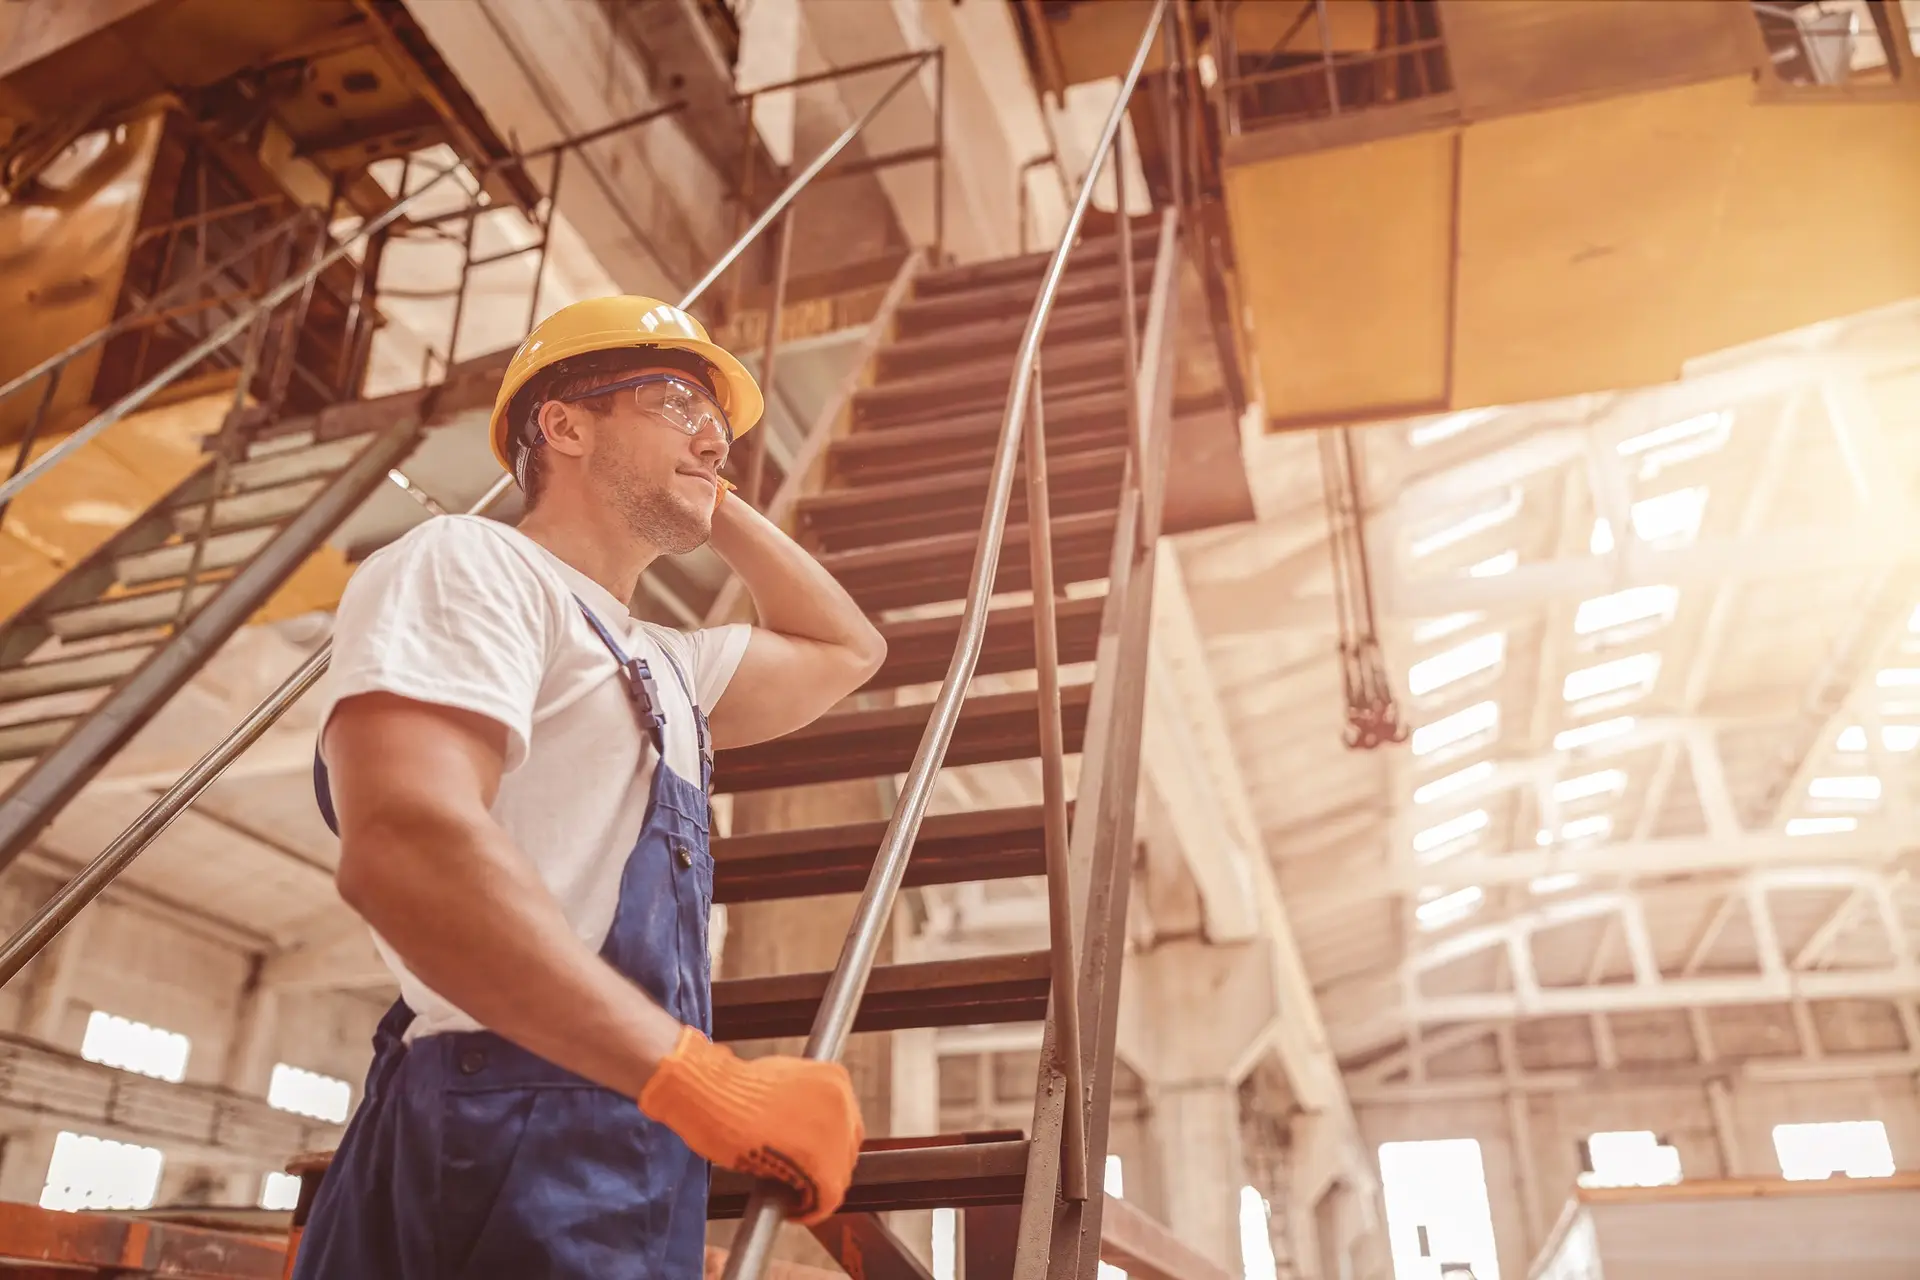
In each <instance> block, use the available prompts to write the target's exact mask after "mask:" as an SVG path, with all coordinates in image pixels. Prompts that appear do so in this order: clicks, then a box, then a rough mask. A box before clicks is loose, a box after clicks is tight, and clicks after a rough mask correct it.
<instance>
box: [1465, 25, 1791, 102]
mask: <svg viewBox="0 0 1920 1280" xmlns="http://www.w3.org/2000/svg"><path fill="white" fill-rule="evenodd" d="M1440 11H1441V12H1440V22H1441V30H1442V31H1443V32H1444V33H1445V35H1446V41H1447V54H1448V57H1449V58H1450V59H1451V63H1452V67H1453V77H1454V84H1455V85H1456V87H1457V88H1458V91H1459V95H1460V101H1461V105H1462V107H1463V108H1464V109H1465V111H1466V114H1467V117H1468V118H1469V119H1478V118H1481V117H1484V116H1487V115H1492V114H1499V113H1504V112H1511V111H1524V110H1529V109H1532V108H1535V107H1539V106H1542V105H1544V104H1547V103H1552V102H1565V101H1567V100H1569V99H1576V98H1587V97H1593V96H1596V95H1599V94H1604V93H1618V92H1620V91H1621V90H1624V89H1637V88H1650V87H1654V86H1659V85H1674V84H1685V83H1689V82H1692V81H1698V80H1711V79H1715V78H1718V77H1721V76H1726V75H1729V74H1733V73H1735V72H1741V71H1745V70H1748V69H1750V68H1751V67H1753V66H1754V65H1755V60H1756V58H1757V57H1758V54H1759V51H1760V42H1759V39H1758V36H1757V33H1756V30H1755V28H1754V22H1753V16H1752V14H1751V12H1750V11H1749V9H1748V7H1747V5H1746V4H1744V3H1738V4H1729V3H1727V2H1726V0H1660V3H1658V4H1654V3H1648V2H1646V0H1642V2H1641V3H1628V4H1622V3H1621V2H1620V0H1441V5H1440Z"/></svg>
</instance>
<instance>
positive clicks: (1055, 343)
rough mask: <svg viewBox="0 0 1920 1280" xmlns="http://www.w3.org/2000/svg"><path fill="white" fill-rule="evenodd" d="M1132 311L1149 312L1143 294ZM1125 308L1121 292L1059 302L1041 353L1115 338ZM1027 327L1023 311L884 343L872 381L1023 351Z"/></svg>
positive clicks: (886, 379)
mask: <svg viewBox="0 0 1920 1280" xmlns="http://www.w3.org/2000/svg"><path fill="white" fill-rule="evenodd" d="M1134 310H1135V313H1136V315H1141V314H1144V313H1145V310H1146V295H1145V294H1144V293H1143V294H1140V295H1139V296H1138V297H1137V298H1136V300H1135V303H1134ZM1121 312H1122V305H1121V299H1119V298H1118V297H1113V298H1101V299H1098V300H1096V301H1092V302H1087V303H1084V304H1082V305H1079V306H1072V307H1062V306H1058V305H1056V306H1055V307H1054V310H1053V315H1052V316H1051V317H1050V318H1049V319H1048V321H1047V337H1046V341H1045V342H1044V343H1042V344H1041V347H1040V349H1041V351H1042V353H1051V352H1054V351H1057V350H1059V349H1060V348H1062V347H1065V346H1068V345H1070V344H1072V343H1075V342H1080V341H1084V340H1087V339H1089V338H1105V337H1111V336H1113V335H1115V334H1117V333H1118V332H1119V331H1120V316H1121ZM1137 328H1138V326H1137V325H1136V330H1137ZM1026 332H1027V316H1026V314H1025V313H1020V314H1016V315H1008V314H1006V313H1004V312H1002V313H1000V314H998V315H995V316H991V317H989V318H987V319H985V320H975V321H972V322H971V323H968V324H958V325H945V326H942V327H941V328H939V329H937V330H934V331H933V332H930V333H926V334H923V335H920V336H918V337H910V338H896V339H894V340H893V341H892V342H889V343H888V344H887V345H886V346H885V347H883V348H881V350H880V354H879V356H878V357H877V358H876V359H875V361H874V380H875V381H876V382H880V383H885V382H887V381H888V380H889V379H892V378H897V377H900V376H902V375H908V374H915V373H927V372H931V371H933V370H936V369H941V368H945V367H946V366H949V365H955V364H964V363H967V362H968V361H971V360H978V359H982V358H984V357H988V356H996V355H1007V356H1010V355H1012V354H1013V353H1014V352H1015V351H1017V350H1019V348H1020V339H1021V338H1022V337H1024V336H1025V335H1026Z"/></svg>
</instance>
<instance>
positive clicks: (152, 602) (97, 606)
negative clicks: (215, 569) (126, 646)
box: [47, 582, 221, 640]
mask: <svg viewBox="0 0 1920 1280" xmlns="http://www.w3.org/2000/svg"><path fill="white" fill-rule="evenodd" d="M220 587H221V584H220V583H219V582H202V583H198V584H196V585H195V587H194V589H193V607H194V608H196V609H197V608H199V607H200V606H201V605H203V604H205V603H206V602H207V601H209V600H211V599H212V598H213V593H214V592H216V591H218V590H219V589H220ZM179 611H180V588H179V587H178V586H171V587H164V588H162V589H161V590H158V591H143V592H139V593H137V594H131V595H124V596H115V597H113V598H112V599H108V600H96V601H94V602H92V603H90V604H82V605H75V606H74V607H73V608H71V609H62V610H60V611H59V612H58V613H52V614H49V615H47V626H48V628H49V629H51V630H52V632H53V634H55V635H56V636H59V637H60V638H61V639H62V640H89V639H94V638H96V637H99V636H110V635H116V634H118V633H120V632H122V631H143V630H145V629H146V628H148V627H159V626H164V625H166V624H167V623H170V622H172V621H173V619H174V617H175V615H176V614H178V613H179Z"/></svg>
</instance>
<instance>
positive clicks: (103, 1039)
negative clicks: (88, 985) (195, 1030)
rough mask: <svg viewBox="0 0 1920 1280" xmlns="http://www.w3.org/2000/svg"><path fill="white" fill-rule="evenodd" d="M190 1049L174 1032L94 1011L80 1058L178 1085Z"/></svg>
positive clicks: (184, 1069) (82, 1044) (184, 1072)
mask: <svg viewBox="0 0 1920 1280" xmlns="http://www.w3.org/2000/svg"><path fill="white" fill-rule="evenodd" d="M190 1048H191V1045H190V1044H189V1042H188V1040H187V1038H186V1037H185V1036H183V1035H181V1034H180V1033H179V1032H177V1031H167V1030H164V1029H163V1028H160V1027H150V1026H148V1025H147V1024H146V1023H144V1022H135V1021H133V1020H132V1019H130V1018H120V1017H116V1016H114V1015H113V1014H111V1013H107V1012H106V1011H105V1010H102V1009H95V1010H94V1011H93V1012H92V1013H90V1014H88V1015H87V1030H86V1034H85V1036H84V1037H83V1038H82V1040H81V1042H80V1056H81V1057H83V1058H85V1059H86V1060H87V1061H88V1062H98V1063H102V1064H104V1065H106V1066H109V1067H118V1068H120V1070H122V1071H132V1072H136V1073H138V1074H140V1075H143V1076H153V1077H154V1078H155V1079H158V1080H170V1081H172V1082H173V1083H175V1084H178V1083H179V1082H180V1081H182V1080H184V1079H186V1077H187V1053H188V1051H189V1049H190Z"/></svg>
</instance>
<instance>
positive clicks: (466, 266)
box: [422, 204, 484, 382]
mask: <svg viewBox="0 0 1920 1280" xmlns="http://www.w3.org/2000/svg"><path fill="white" fill-rule="evenodd" d="M482 212H484V210H483V209H482V208H481V206H480V205H478V204H473V205H469V206H468V208H467V216H466V219H465V221H466V224H467V226H466V231H465V233H464V234H462V235H461V237H460V283H459V285H458V286H456V287H455V289H454V293H453V324H452V326H451V327H450V328H449V329H448V332H447V368H448V369H449V370H451V369H452V368H453V364H454V361H456V360H458V359H459V358H460V322H461V321H462V320H464V319H465V318H466V314H467V282H468V278H469V277H470V276H472V275H473V236H474V231H475V229H476V227H477V226H478V224H479V222H480V215H481V213H482ZM428 350H429V351H431V350H432V348H431V347H429V348H428ZM422 381H423V382H424V381H425V379H424V378H423V379H422Z"/></svg>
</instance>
